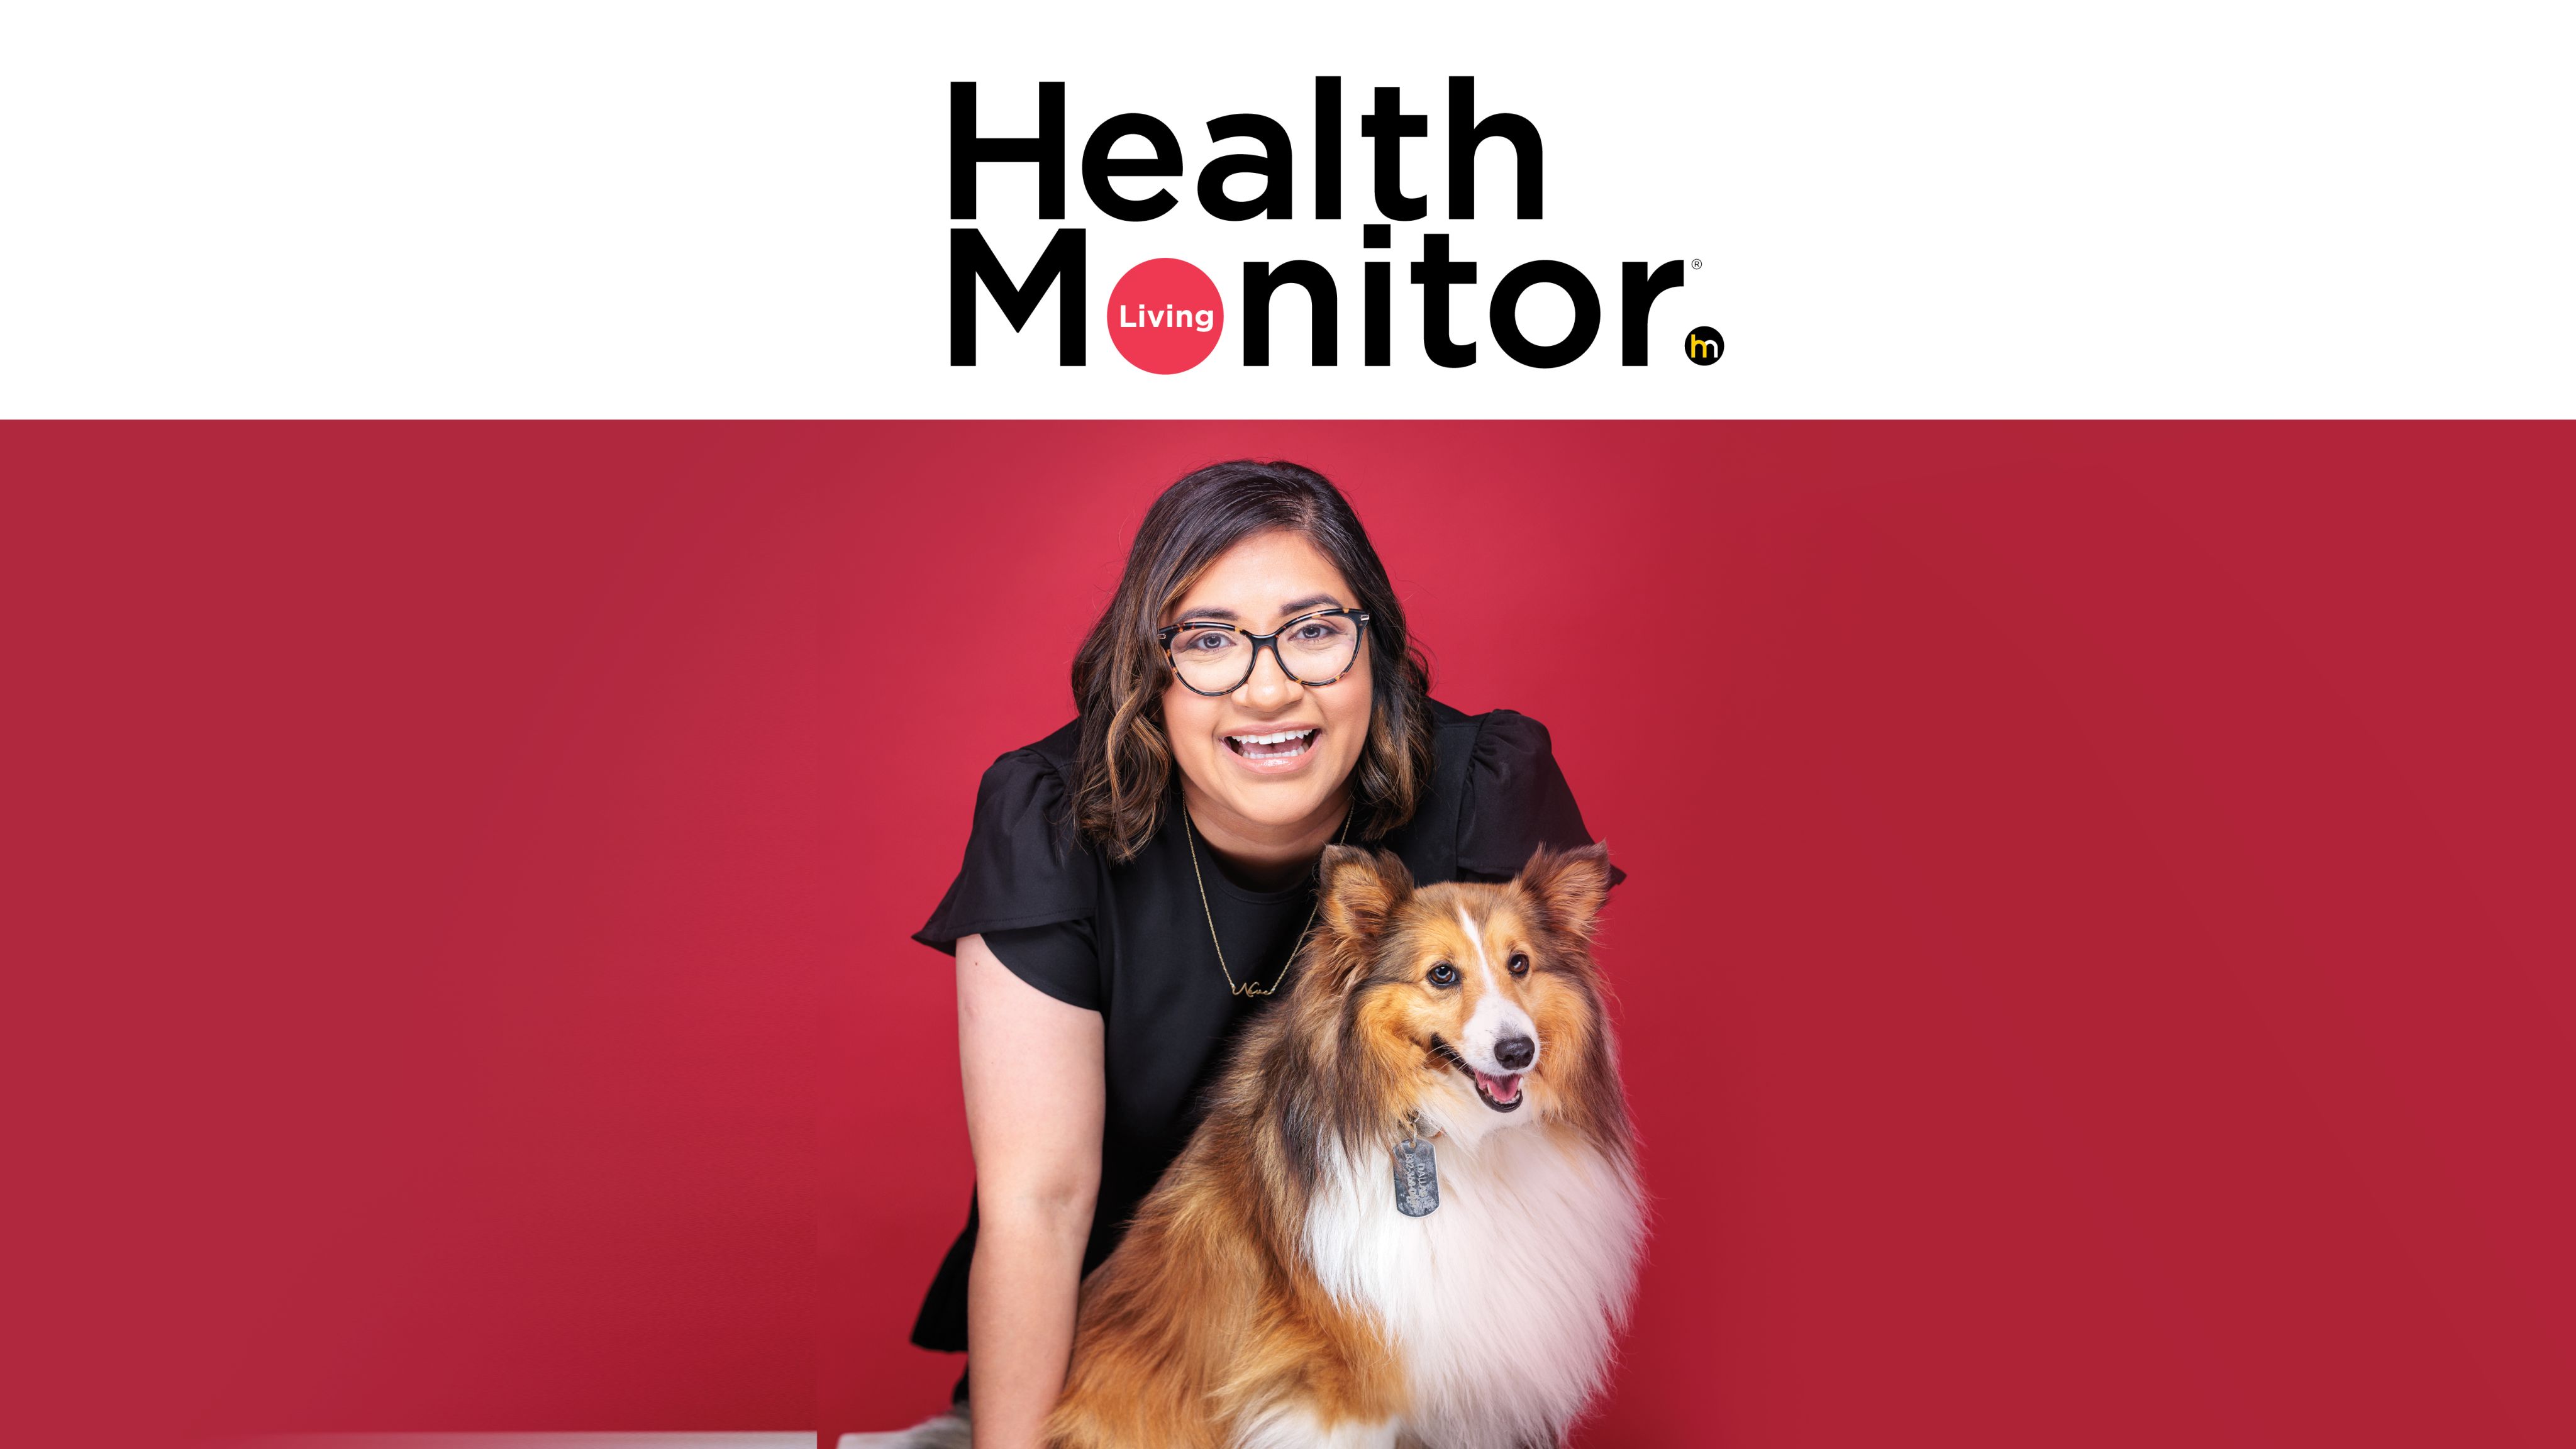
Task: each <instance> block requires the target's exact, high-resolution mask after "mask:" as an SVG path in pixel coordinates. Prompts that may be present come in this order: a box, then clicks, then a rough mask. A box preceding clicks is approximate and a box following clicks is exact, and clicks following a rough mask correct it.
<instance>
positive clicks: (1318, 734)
mask: <svg viewBox="0 0 2576 1449" xmlns="http://www.w3.org/2000/svg"><path fill="white" fill-rule="evenodd" d="M1358 607H1359V599H1358V597H1357V596H1356V595H1354V594H1353V593H1352V591H1351V586H1350V583H1349V582H1348V581H1347V580H1345V579H1344V578H1343V577H1342V572H1341V570H1340V569H1337V568H1335V567H1333V564H1332V561H1331V560H1329V559H1327V558H1325V557H1324V555H1323V554H1322V553H1320V552H1318V551H1317V550H1316V548H1315V546H1314V545H1313V544H1311V543H1308V542H1307V541H1306V539H1305V538H1304V537H1303V536H1302V535H1300V534H1295V533H1288V532H1283V531H1274V532H1269V533H1259V534H1255V535H1253V536H1252V537H1250V538H1247V539H1245V540H1244V541H1243V542H1241V543H1238V544H1236V545H1235V546H1234V547H1233V548H1230V549H1228V550H1226V551H1225V553H1223V554H1221V555H1219V556H1218V558H1217V561H1216V562H1215V563H1214V564H1212V565H1210V566H1209V567H1208V569H1207V571H1206V572H1205V573H1203V574H1201V575H1199V578H1198V581H1197V582H1196V583H1194V584H1192V585H1191V586H1190V588H1189V591H1188V592H1187V593H1185V594H1183V595H1182V596H1181V602H1180V603H1179V605H1178V606H1177V607H1175V608H1173V609H1172V610H1171V611H1170V612H1169V613H1167V614H1166V615H1164V616H1163V619H1162V620H1161V622H1162V623H1165V624H1176V623H1179V622H1180V621H1181V620H1183V619H1208V620H1214V621H1217V622H1221V623H1227V624H1233V625H1237V626H1239V627H1241V628H1245V629H1249V630H1251V631H1252V632H1253V633H1255V634H1267V633H1270V632H1271V631H1272V630H1274V629H1277V628H1278V627H1279V626H1280V625H1281V624H1283V623H1286V622H1287V621H1288V620H1290V619H1292V618H1295V617H1296V616H1298V615H1300V614H1306V613H1311V612H1313V611H1314V610H1317V609H1330V608H1344V609H1355V608H1358ZM1372 652H1373V649H1372V647H1371V645H1370V643H1369V641H1368V640H1366V639H1363V640H1362V641H1361V644H1360V651H1359V659H1358V662H1357V663H1355V664H1354V665H1353V666H1352V668H1351V671H1350V673H1348V674H1345V675H1343V676H1342V677H1341V678H1340V679H1339V680H1337V681H1335V682H1334V683H1332V684H1326V685H1304V684H1298V683H1296V682H1295V681H1293V680H1291V679H1289V678H1288V677H1287V675H1285V674H1284V673H1282V672H1281V671H1280V668H1279V659H1278V655H1277V652H1276V651H1275V650H1271V649H1263V650H1261V651H1260V657H1259V658H1258V659H1257V660H1256V661H1255V662H1254V664H1253V667H1252V674H1251V677H1250V678H1248V679H1246V680H1244V682H1243V683H1242V684H1241V685H1240V686H1239V687H1237V688H1236V689H1235V691H1234V692H1233V693H1232V694H1227V695H1221V696H1217V697H1214V698H1211V697H1209V696H1207V695H1204V694H1199V693H1197V692H1195V691H1193V690H1191V689H1190V688H1188V687H1187V686H1185V685H1183V684H1182V683H1181V682H1180V681H1179V680H1178V679H1174V680H1172V681H1170V682H1169V683H1167V684H1166V685H1165V686H1164V687H1163V727H1164V730H1165V731H1166V732H1167V733H1168V734H1169V735H1170V736H1171V741H1172V757H1173V759H1174V761H1175V762H1177V763H1178V764H1179V765H1180V767H1181V774H1182V777H1183V780H1184V782H1185V785H1186V786H1187V787H1188V788H1189V790H1190V803H1191V805H1192V806H1193V807H1194V809H1195V810H1196V811H1197V813H1199V815H1200V817H1201V824H1202V825H1203V826H1205V827H1207V828H1209V829H1211V830H1225V831H1227V832H1229V833H1232V834H1236V835H1240V836H1244V837H1247V838H1252V839H1258V838H1263V837H1280V836H1289V837H1293V836H1295V835H1297V834H1299V833H1301V832H1304V831H1306V830H1309V829H1311V828H1312V827H1313V825H1314V823H1315V821H1316V820H1317V819H1318V818H1319V817H1327V816H1330V815H1333V814H1336V813H1338V812H1339V810H1340V808H1341V801H1342V786H1343V784H1344V782H1346V781H1347V780H1349V779H1350V775H1351V769H1352V767H1353V766H1355V765H1357V764H1358V763H1359V758H1360V749H1361V747H1362V746H1364V745H1365V744H1367V742H1368V728H1369V701H1370V692H1369V691H1370V683H1369V678H1370V665H1371V660H1370V658H1369V656H1370V654H1371V653H1372ZM1282 734H1285V735H1288V736H1290V738H1289V739H1286V740H1283V741H1275V742H1274V741H1273V740H1272V739H1271V738H1270V737H1274V736H1278V735H1282Z"/></svg>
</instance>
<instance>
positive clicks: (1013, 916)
mask: <svg viewBox="0 0 2576 1449" xmlns="http://www.w3.org/2000/svg"><path fill="white" fill-rule="evenodd" d="M1065 801H1066V790H1065V783H1064V776H1063V775H1062V774H1060V773H1058V771H1057V769H1056V766H1055V765H1054V763H1053V762H1051V761H1049V760H1048V759H1047V758H1046V757H1045V756H1044V755H1041V754H1039V753H1038V752H1037V751H1035V750H1013V751H1012V752H1011V753H1009V754H1007V755H1004V756H1002V757H1001V758H1000V759H998V760H995V761H994V762H993V766H992V768H991V769H988V770H986V771H985V772H984V780H983V783H982V784H981V785H979V786H977V787H976V790H975V825H974V829H973V831H972V832H971V833H970V834H968V836H967V838H966V859H965V861H964V863H963V864H961V865H960V866H959V867H958V870H957V879H956V880H955V881H953V882H951V883H950V884H949V887H948V894H947V895H946V896H944V897H942V898H941V900H940V902H939V909H937V910H935V911H932V912H931V913H930V921H929V923H928V924H926V925H924V926H923V927H922V928H921V929H920V930H918V931H915V932H914V933H913V936H912V938H913V939H914V940H916V941H919V942H920V943H921V944H923V945H925V946H932V947H936V948H937V949H939V950H942V951H946V952H949V953H951V954H954V953H955V952H956V950H957V940H958V938H959V937H961V936H973V935H980V934H985V933H989V932H995V931H1019V930H1027V929H1028V928H1030V927H1033V926H1051V925H1055V924H1057V923H1059V922H1065V921H1086V922H1087V921H1088V920H1090V918H1091V916H1092V913H1093V911H1094V909H1095V906H1096V902H1095V899H1094V896H1095V893H1096V892H1097V890H1098V889H1099V881H1098V875H1097V872H1096V871H1095V870H1094V869H1093V858H1092V855H1091V852H1090V850H1089V849H1088V848H1087V847H1085V846H1084V845H1082V844H1081V843H1080V842H1078V841H1077V840H1076V839H1075V838H1074V836H1073V832H1072V827H1071V826H1070V824H1069V823H1067V820H1066V816H1067V809H1066V803H1065Z"/></svg>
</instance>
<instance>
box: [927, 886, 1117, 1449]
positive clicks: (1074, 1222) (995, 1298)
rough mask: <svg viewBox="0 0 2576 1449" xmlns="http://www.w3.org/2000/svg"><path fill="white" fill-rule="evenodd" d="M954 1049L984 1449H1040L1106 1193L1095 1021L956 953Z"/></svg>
mask: <svg viewBox="0 0 2576 1449" xmlns="http://www.w3.org/2000/svg"><path fill="white" fill-rule="evenodd" d="M957 1046H958V1056H959V1059H960V1061H961V1063H962V1064H963V1066H964V1069H965V1076H966V1131H967V1135H968V1137H969V1138H971V1139H972V1141H973V1144H974V1149H975V1198H976V1204H977V1207H976V1214H977V1219H978V1226H977V1229H976V1235H975V1259H974V1264H973V1266H972V1268H971V1270H970V1272H969V1274H968V1278H967V1287H966V1362H967V1376H966V1377H967V1392H968V1394H969V1395H970V1396H971V1398H972V1401H973V1418H974V1424H975V1449H1036V1446H1037V1445H1038V1443H1039V1438H1038V1430H1039V1428H1040V1426H1041V1425H1043V1424H1044V1423H1045V1421H1046V1416H1047V1411H1048V1410H1050V1409H1052V1408H1054V1407H1055V1401H1056V1396H1057V1395H1058V1394H1059V1393H1061V1392H1062V1391H1063V1388H1064V1373H1065V1365H1066V1364H1067V1362H1069V1361H1070V1360H1071V1358H1072V1356H1073V1308H1074V1293H1075V1290H1076V1289H1077V1288H1078V1287H1079V1286H1080V1284H1081V1281H1082V1249H1083V1244H1084V1242H1085V1241H1086V1240H1087V1239H1088V1238H1089V1237H1090V1234H1091V1209H1092V1204H1093V1201H1094V1200H1095V1198H1096V1197H1097V1195H1098V1193H1099V1190H1100V1129H1101V1120H1102V1116H1103V1113H1104V1111H1105V1107H1104V1101H1105V1099H1106V1096H1107V1089H1106V1086H1105V1085H1104V1080H1105V1079H1104V1076H1103V1071H1104V1068H1103V1059H1102V1049H1101V1025H1100V1013H1098V1012H1096V1011H1086V1010H1084V1009H1083V1008H1081V1007H1079V1006H1068V1005H1066V1004H1065V1003H1063V1002H1061V1001H1058V1000H1056V999H1055V998H1054V997H1052V996H1049V995H1047V994H1046V993H1044V992H1042V991H1040V990H1038V989H1037V988H1036V987H1034V986H1031V985H1029V984H1028V983H1027V982H1025V981H1022V980H1021V979H1020V978H1019V977H1017V976H1014V975H1012V974H1011V969H1010V968H1009V967H1007V966H1004V965H1003V964H1002V963H1001V961H1000V960H999V959H997V958H996V957H995V956H994V955H993V953H992V951H991V949H990V948H988V947H986V946H985V944H984V938H983V937H981V936H968V937H965V938H964V939H962V940H960V941H959V942H958V943H957Z"/></svg>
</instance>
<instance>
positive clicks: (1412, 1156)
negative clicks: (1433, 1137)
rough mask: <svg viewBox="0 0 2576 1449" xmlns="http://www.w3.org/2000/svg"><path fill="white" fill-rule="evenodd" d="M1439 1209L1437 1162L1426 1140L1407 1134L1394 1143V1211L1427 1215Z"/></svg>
mask: <svg viewBox="0 0 2576 1449" xmlns="http://www.w3.org/2000/svg"><path fill="white" fill-rule="evenodd" d="M1439 1208H1440V1161H1439V1159H1438V1158H1436V1157H1434V1156H1432V1153H1431V1143H1430V1142H1429V1141H1428V1140H1426V1139H1424V1138H1420V1137H1414V1136H1410V1135H1408V1136H1406V1138H1405V1139H1404V1140H1403V1141H1401V1142H1398V1143H1397V1144H1395V1210H1396V1211H1397V1212H1400V1213H1402V1214H1404V1215H1405V1216H1406V1217H1409V1218H1427V1217H1429V1216H1431V1215H1432V1214H1433V1213H1434V1212H1437V1211H1438V1210H1439Z"/></svg>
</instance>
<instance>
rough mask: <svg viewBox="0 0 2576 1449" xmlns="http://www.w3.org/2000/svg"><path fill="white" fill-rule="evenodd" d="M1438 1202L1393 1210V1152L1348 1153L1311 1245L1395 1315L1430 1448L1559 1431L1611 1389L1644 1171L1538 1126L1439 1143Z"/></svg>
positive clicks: (1317, 1256) (1310, 1229)
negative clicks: (1634, 1173)
mask: <svg viewBox="0 0 2576 1449" xmlns="http://www.w3.org/2000/svg"><path fill="white" fill-rule="evenodd" d="M1434 1147H1435V1149H1436V1150H1437V1151H1438V1153H1439V1163H1440V1208H1439V1210H1438V1211H1437V1212H1434V1213H1432V1214H1431V1215H1429V1216H1428V1217H1420V1218H1409V1217H1406V1216H1404V1215H1403V1214H1402V1213H1399V1212H1397V1211H1396V1209H1395V1187H1394V1177H1393V1174H1394V1168H1393V1165H1392V1162H1391V1160H1390V1158H1389V1156H1388V1153H1387V1149H1386V1148H1384V1147H1382V1146H1380V1147H1374V1148H1364V1149H1362V1150H1360V1151H1358V1152H1356V1153H1352V1154H1348V1155H1345V1156H1341V1157H1340V1158H1339V1159H1338V1161H1339V1165H1338V1166H1336V1167H1335V1168H1333V1169H1332V1170H1330V1171H1329V1172H1328V1173H1327V1181H1326V1182H1325V1183H1324V1184H1323V1190H1322V1191H1321V1192H1319V1193H1318V1194H1317V1196H1316V1199H1315V1202H1314V1204H1313V1206H1312V1209H1311V1210H1310V1212H1309V1213H1308V1215H1307V1219H1306V1256H1307V1261H1308V1263H1309V1264H1310V1265H1311V1266H1312V1267H1313V1269H1314V1271H1315V1274H1316V1277H1317V1278H1318V1279H1319V1280H1321V1282H1322V1283H1323V1285H1324V1287H1325V1288H1326V1289H1327V1290H1328V1291H1330V1292H1331V1293H1332V1294H1333V1295H1334V1296H1335V1297H1336V1298H1338V1299H1340V1300H1341V1301H1342V1302H1344V1303H1346V1304H1349V1305H1351V1306H1352V1307H1354V1308H1359V1309H1364V1310H1366V1311H1368V1312H1369V1313H1371V1314H1373V1315H1374V1316H1375V1317H1376V1318H1377V1319H1378V1320H1379V1321H1380V1322H1381V1323H1383V1324H1384V1325H1385V1326H1386V1329H1387V1332H1388V1334H1389V1335H1390V1337H1392V1339H1393V1340H1394V1343H1395V1348H1396V1352H1397V1354H1398V1356H1399V1357H1400V1358H1401V1359H1402V1361H1403V1364H1404V1370H1405V1375H1406V1378H1407V1381H1408V1383H1409V1385H1410V1388H1411V1391H1412V1399H1413V1412H1412V1413H1411V1414H1409V1415H1408V1416H1407V1422H1406V1424H1405V1428H1406V1429H1407V1430H1408V1431H1409V1432H1410V1434H1411V1435H1412V1437H1414V1438H1416V1439H1419V1440H1421V1441H1422V1442H1424V1443H1425V1444H1428V1445H1432V1446H1435V1449H1494V1446H1499V1445H1512V1444H1521V1443H1541V1444H1544V1443H1553V1442H1554V1440H1553V1439H1552V1438H1551V1437H1550V1436H1551V1435H1553V1434H1554V1433H1555V1431H1557V1430H1558V1429H1559V1428H1561V1427H1562V1426H1563V1425H1564V1424H1565V1423H1566V1421H1567V1420H1569V1419H1570V1418H1572V1416H1573V1414H1574V1412H1575V1410H1577V1409H1578V1408H1580V1407H1581V1406H1582V1404H1583V1402H1584V1400H1586V1399H1587V1398H1589V1397H1590V1396H1591V1395H1592V1393H1593V1391H1594V1390H1595V1389H1596V1388H1598V1387H1599V1386H1600V1382H1601V1379H1602V1376H1603V1374H1604V1373H1605V1372H1606V1371H1607V1369H1608V1367H1609V1362H1610V1350H1611V1339H1612V1335H1613V1334H1614V1333H1615V1332H1616V1331H1617V1328H1618V1325H1619V1322H1620V1320H1621V1319H1622V1318H1623V1317H1624V1316H1625V1313H1626V1310H1627V1302H1628V1292H1629V1288H1630V1287H1631V1285H1632V1284H1633V1282H1634V1279H1635V1273H1636V1261H1637V1251H1638V1247H1639V1240H1640V1238H1641V1236H1642V1231H1643V1218H1642V1213H1641V1204H1640V1200H1639V1196H1638V1192H1637V1187H1636V1184H1635V1182H1634V1180H1633V1179H1631V1178H1630V1177H1629V1176H1628V1175H1627V1174H1625V1173H1623V1172H1622V1171H1620V1170H1619V1169H1618V1168H1616V1167H1615V1166H1613V1165H1612V1163H1611V1162H1610V1161H1608V1160H1607V1159H1605V1158H1603V1157H1602V1156H1601V1155H1600V1154H1599V1153H1598V1152H1595V1151H1594V1150H1592V1148H1591V1147H1590V1146H1589V1145H1587V1144H1584V1143H1582V1142H1580V1141H1579V1140H1578V1139H1575V1138H1573V1137H1572V1136H1571V1135H1570V1134H1560V1133H1558V1132H1556V1131H1553V1130H1550V1129H1548V1128H1546V1127H1542V1126H1540V1125H1538V1124H1534V1123H1533V1124H1529V1125H1526V1126H1524V1125H1520V1124H1514V1125H1513V1126H1511V1127H1508V1128H1504V1129H1502V1130H1498V1131H1492V1132H1487V1133H1484V1134H1482V1138H1481V1140H1479V1141H1476V1142H1474V1143H1472V1144H1471V1143H1466V1142H1463V1141H1461V1140H1460V1138H1459V1137H1458V1136H1456V1135H1455V1134H1452V1135H1450V1136H1445V1137H1441V1138H1439V1139H1437V1140H1436V1141H1435V1143H1434Z"/></svg>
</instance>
